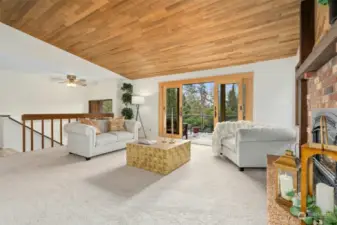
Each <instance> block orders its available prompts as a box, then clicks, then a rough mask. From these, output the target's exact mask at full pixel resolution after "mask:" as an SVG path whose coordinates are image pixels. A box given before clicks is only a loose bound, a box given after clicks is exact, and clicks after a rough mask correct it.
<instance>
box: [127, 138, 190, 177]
mask: <svg viewBox="0 0 337 225" xmlns="http://www.w3.org/2000/svg"><path fill="white" fill-rule="evenodd" d="M190 158H191V141H188V140H176V143H174V144H169V143H161V141H160V140H159V141H158V142H157V144H153V145H144V144H139V143H137V142H133V143H128V144H127V145H126V161H127V165H128V166H133V167H137V168H140V169H144V170H148V171H151V172H155V173H160V174H163V175H167V174H169V173H171V172H172V171H173V170H175V169H177V168H179V167H180V166H182V165H183V164H185V163H186V162H188V161H189V160H190Z"/></svg>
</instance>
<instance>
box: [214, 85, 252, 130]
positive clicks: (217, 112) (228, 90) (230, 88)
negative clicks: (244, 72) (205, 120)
mask: <svg viewBox="0 0 337 225" xmlns="http://www.w3.org/2000/svg"><path fill="white" fill-rule="evenodd" d="M252 85H253V80H252V78H241V79H240V78H239V79H233V80H230V79H226V80H223V81H218V82H216V85H215V87H214V88H215V90H214V92H215V94H214V98H215V99H214V124H216V123H218V122H224V121H238V120H252V119H253V118H252V117H253V116H252V107H253V105H252V102H253V98H252V97H253V86H252Z"/></svg>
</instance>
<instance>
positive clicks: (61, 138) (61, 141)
mask: <svg viewBox="0 0 337 225" xmlns="http://www.w3.org/2000/svg"><path fill="white" fill-rule="evenodd" d="M62 129H63V127H62V119H60V143H61V145H63V137H62V132H63V131H62Z"/></svg>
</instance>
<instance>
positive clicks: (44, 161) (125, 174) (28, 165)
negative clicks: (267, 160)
mask: <svg viewBox="0 0 337 225" xmlns="http://www.w3.org/2000/svg"><path fill="white" fill-rule="evenodd" d="M0 224H4V225H28V224H29V225H96V224H97V225H114V224H120V225H201V224H202V225H213V224H217V225H224V224H228V225H249V224H256V225H264V224H266V191H265V171H264V170H246V171H245V172H244V173H242V172H239V171H238V169H237V167H235V166H234V165H233V164H231V163H230V162H228V161H227V160H223V159H219V158H216V157H214V156H213V155H212V153H211V148H210V147H208V146H200V145H192V159H191V161H190V162H188V163H187V164H185V165H184V166H183V167H181V168H179V169H178V170H176V171H174V172H173V173H171V174H169V175H167V176H161V175H157V174H154V173H151V172H147V171H144V170H140V169H136V168H131V167H127V166H125V151H119V152H115V153H111V154H107V155H104V156H100V157H97V158H93V159H92V160H91V161H88V162H87V161H84V160H83V158H80V157H77V156H74V155H69V154H67V152H66V151H65V150H63V149H49V150H44V151H43V152H41V151H40V152H34V153H25V154H15V155H11V156H9V157H5V158H0Z"/></svg>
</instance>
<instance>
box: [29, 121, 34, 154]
mask: <svg viewBox="0 0 337 225" xmlns="http://www.w3.org/2000/svg"><path fill="white" fill-rule="evenodd" d="M30 129H31V130H30V150H31V151H34V121H33V120H31V121H30Z"/></svg>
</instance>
